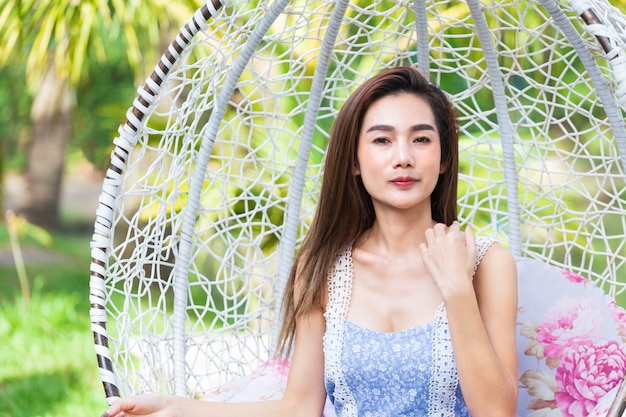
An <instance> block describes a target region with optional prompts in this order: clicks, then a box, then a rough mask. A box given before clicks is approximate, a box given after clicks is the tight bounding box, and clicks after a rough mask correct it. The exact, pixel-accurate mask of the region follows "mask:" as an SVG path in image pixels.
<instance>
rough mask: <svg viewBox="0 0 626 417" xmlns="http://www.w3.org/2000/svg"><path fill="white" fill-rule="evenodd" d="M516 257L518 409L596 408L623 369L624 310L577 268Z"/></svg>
mask: <svg viewBox="0 0 626 417" xmlns="http://www.w3.org/2000/svg"><path fill="white" fill-rule="evenodd" d="M517 264H518V276H519V292H520V294H519V314H518V329H519V334H518V351H519V354H520V357H519V358H520V359H519V361H520V362H519V365H520V379H519V382H520V392H519V395H520V401H519V406H518V415H519V416H531V415H532V416H545V417H557V416H563V417H589V416H594V415H600V414H598V413H599V412H601V410H600V409H602V410H608V407H609V406H610V404H611V403H612V399H613V398H614V396H615V390H616V388H617V386H618V384H619V383H620V381H621V380H622V377H623V376H624V370H625V369H626V345H625V344H624V342H625V337H626V331H625V326H626V310H624V309H623V308H621V307H619V306H617V304H616V303H615V301H614V300H613V299H612V298H610V297H608V296H606V295H605V294H604V292H603V291H602V290H601V289H599V288H597V287H596V286H595V285H594V284H593V283H592V282H591V281H589V280H587V279H585V278H583V277H581V276H579V275H577V274H574V273H572V272H568V271H562V270H560V269H558V268H555V267H552V266H549V265H547V264H545V263H543V262H540V261H534V260H529V259H518V262H517ZM607 404H608V405H607ZM596 407H597V408H598V409H596ZM594 409H596V410H595V411H594ZM604 415H606V414H604Z"/></svg>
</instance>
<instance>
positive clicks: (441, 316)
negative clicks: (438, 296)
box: [428, 303, 459, 417]
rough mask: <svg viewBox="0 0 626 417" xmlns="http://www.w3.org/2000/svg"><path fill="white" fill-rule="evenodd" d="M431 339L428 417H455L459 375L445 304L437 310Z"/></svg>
mask: <svg viewBox="0 0 626 417" xmlns="http://www.w3.org/2000/svg"><path fill="white" fill-rule="evenodd" d="M431 338H432V343H431V345H432V363H431V368H430V383H429V388H428V416H429V417H454V407H455V405H456V388H457V386H458V385H459V375H458V371H457V369H456V361H455V359H454V351H453V350H452V339H451V338H450V328H449V326H448V316H447V314H446V309H445V307H444V304H443V303H441V305H440V306H439V309H438V310H437V313H436V316H435V322H434V323H433V329H432V331H431Z"/></svg>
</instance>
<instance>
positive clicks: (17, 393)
mask: <svg viewBox="0 0 626 417" xmlns="http://www.w3.org/2000/svg"><path fill="white" fill-rule="evenodd" d="M7 236H8V234H7V232H6V230H5V229H4V227H0V251H1V252H3V253H6V251H7V250H8V249H7V248H8V238H7ZM88 241H89V237H88V236H73V235H54V236H53V239H52V243H51V246H50V249H48V250H47V251H46V252H43V249H42V247H41V246H40V245H39V244H37V243H36V242H35V241H23V242H22V244H23V245H24V248H25V250H26V251H28V252H29V253H30V254H31V257H30V258H29V259H30V261H31V263H30V264H27V269H28V273H29V276H31V277H35V278H34V285H33V292H32V298H31V299H30V302H25V301H24V300H23V299H22V298H20V297H19V285H18V280H17V276H16V274H15V267H14V266H13V265H11V264H0V276H2V277H3V279H2V280H0V340H2V344H0V357H1V358H2V366H1V367H0V404H2V407H1V409H0V417H9V416H10V417H35V416H41V417H56V416H61V415H68V416H89V415H91V416H97V415H99V414H100V413H102V411H104V410H105V409H106V401H105V399H104V398H105V397H104V391H103V389H102V385H101V383H100V379H99V375H98V367H97V362H96V358H95V353H94V348H93V344H92V343H93V342H92V340H93V339H92V334H91V330H90V320H89V313H88V312H89V301H88V277H89V275H88V271H89V245H88ZM37 253H39V254H40V255H39V257H41V259H37V257H36V258H35V259H33V257H32V256H34V255H35V254H37Z"/></svg>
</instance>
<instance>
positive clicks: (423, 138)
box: [413, 136, 430, 143]
mask: <svg viewBox="0 0 626 417" xmlns="http://www.w3.org/2000/svg"><path fill="white" fill-rule="evenodd" d="M413 142H417V143H428V142H430V138H429V137H428V136H418V137H416V138H415V139H413Z"/></svg>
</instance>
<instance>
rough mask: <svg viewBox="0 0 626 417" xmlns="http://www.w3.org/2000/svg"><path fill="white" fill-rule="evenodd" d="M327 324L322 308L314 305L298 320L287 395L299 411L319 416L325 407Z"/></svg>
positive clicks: (302, 413)
mask: <svg viewBox="0 0 626 417" xmlns="http://www.w3.org/2000/svg"><path fill="white" fill-rule="evenodd" d="M325 328H326V325H325V320H324V315H323V313H322V310H321V309H313V310H312V311H311V312H309V313H308V314H305V315H303V316H301V317H299V318H298V319H297V320H296V339H295V344H294V350H293V356H292V359H291V367H290V370H289V378H288V380H287V388H286V390H285V399H287V400H289V401H292V402H294V403H295V404H297V410H298V411H299V415H303V416H304V415H307V416H309V415H310V416H314V417H319V416H321V415H322V411H323V409H324V403H325V401H326V388H325V386H324V351H323V336H324V332H325Z"/></svg>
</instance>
